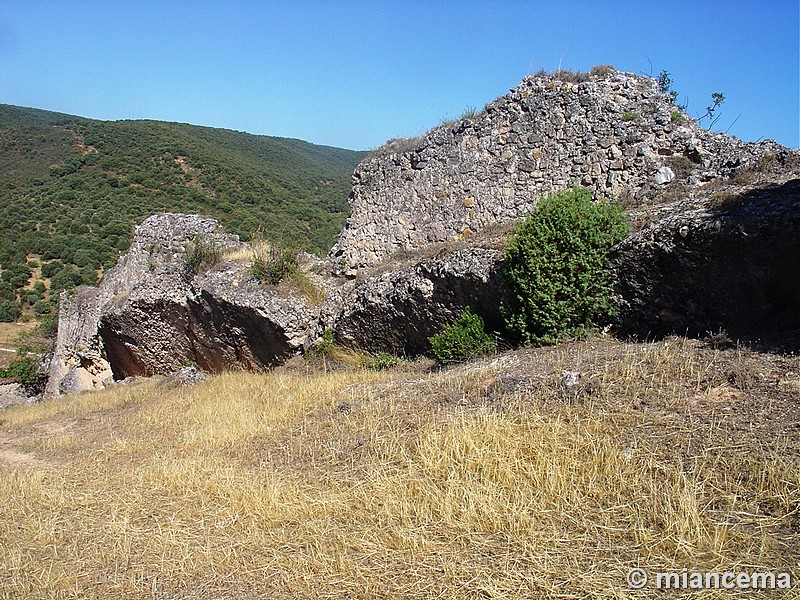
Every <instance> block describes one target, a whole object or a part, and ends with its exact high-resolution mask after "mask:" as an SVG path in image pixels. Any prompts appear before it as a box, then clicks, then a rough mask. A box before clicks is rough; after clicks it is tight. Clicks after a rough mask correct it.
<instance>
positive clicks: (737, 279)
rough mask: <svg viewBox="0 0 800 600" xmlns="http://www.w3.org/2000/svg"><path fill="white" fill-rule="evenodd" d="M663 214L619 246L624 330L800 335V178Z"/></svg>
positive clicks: (615, 262) (616, 260)
mask: <svg viewBox="0 0 800 600" xmlns="http://www.w3.org/2000/svg"><path fill="white" fill-rule="evenodd" d="M659 212H660V214H659V215H657V220H654V222H652V223H650V224H649V225H647V226H646V227H644V229H642V230H641V231H639V232H638V233H636V234H634V235H632V236H630V237H628V238H627V239H626V240H624V241H623V242H622V243H621V244H619V245H618V246H617V247H616V248H615V249H614V253H613V258H612V266H613V268H614V269H615V271H616V273H617V277H618V284H617V288H616V292H617V294H618V296H619V297H620V300H621V311H620V313H619V315H618V317H617V323H618V326H619V328H620V330H621V331H622V332H624V333H629V334H636V335H639V336H641V337H645V336H660V335H664V334H669V333H678V334H688V335H692V336H694V335H702V334H705V333H707V332H710V333H716V332H718V331H719V330H725V331H726V332H727V333H728V334H730V335H731V337H744V336H759V337H761V336H764V337H766V338H770V337H773V336H778V337H780V336H785V335H786V334H791V333H792V332H794V334H795V335H796V334H800V180H797V179H795V180H793V181H789V182H787V183H785V184H783V185H776V186H771V187H763V188H756V189H751V190H749V191H747V192H744V193H742V194H740V195H735V194H732V193H730V192H729V191H722V192H716V193H714V192H711V193H706V194H705V195H704V196H703V197H700V198H697V199H693V200H685V201H682V202H679V203H676V204H674V205H671V206H667V207H664V208H663V209H662V210H661V211H659Z"/></svg>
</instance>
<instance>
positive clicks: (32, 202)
mask: <svg viewBox="0 0 800 600" xmlns="http://www.w3.org/2000/svg"><path fill="white" fill-rule="evenodd" d="M363 155H364V153H361V152H354V151H350V150H344V149H340V148H331V147H326V146H316V145H313V144H309V143H307V142H303V141H300V140H293V139H285V138H274V137H267V136H255V135H249V134H245V133H239V132H234V131H227V130H222V129H212V128H208V127H197V126H192V125H185V124H179V123H164V122H158V121H114V122H107V121H96V120H90V119H84V118H81V117H74V116H70V115H62V114H59V113H51V112H47V111H40V110H35V109H26V108H21V107H15V106H8V105H0V234H2V235H0V268H2V269H4V270H9V269H13V268H14V267H17V268H18V269H22V270H23V271H24V269H25V268H26V257H27V256H28V255H30V254H34V255H37V256H40V257H43V259H44V260H45V261H54V260H55V261H59V262H58V263H57V266H58V268H59V269H58V270H64V274H63V275H62V276H61V277H59V278H58V279H57V282H58V283H59V286H63V285H70V284H71V285H74V284H78V283H82V282H83V283H92V282H93V280H94V278H95V277H96V273H97V272H98V270H99V269H101V268H103V267H105V268H107V267H109V266H111V265H113V264H114V263H115V261H116V259H117V256H118V254H119V253H120V252H121V251H124V250H125V249H126V248H127V246H128V243H129V235H130V231H131V228H132V227H133V225H134V224H136V223H137V222H140V221H141V220H142V219H144V218H145V217H147V216H149V215H151V214H153V213H155V212H159V211H180V212H194V213H201V214H205V215H208V216H213V217H217V218H219V219H220V220H221V221H222V222H223V224H224V225H225V226H226V228H227V229H228V230H229V231H232V232H234V233H238V234H240V235H242V236H243V237H245V238H247V237H249V236H250V235H251V234H253V233H254V232H257V231H261V232H263V234H264V235H265V236H267V237H281V238H284V239H285V240H289V241H291V242H293V243H295V244H296V245H298V246H299V247H301V248H303V249H308V250H312V251H316V252H318V253H324V252H326V251H327V249H328V248H329V247H330V245H331V244H332V242H333V239H334V237H335V235H336V234H337V233H338V231H339V230H340V229H341V227H342V226H343V224H344V221H345V219H346V217H347V213H348V210H349V207H348V205H347V195H348V192H349V186H350V175H351V173H352V170H353V168H354V167H355V165H356V164H357V163H358V161H359V160H360V159H361V158H362V157H363ZM62 263H63V269H62ZM29 287H30V286H29ZM13 289H16V290H17V291H16V294H14V293H13V291H9V290H8V289H3V290H0V297H1V298H5V299H11V300H15V301H17V302H26V301H27V294H28V293H27V292H23V291H22V290H21V288H17V287H16V285H14V286H12V290H13ZM42 296H43V295H42V294H40V295H39V299H40V298H41V297H42ZM35 301H36V298H32V299H31V301H29V302H28V304H29V305H32V304H33V303H34V302H35Z"/></svg>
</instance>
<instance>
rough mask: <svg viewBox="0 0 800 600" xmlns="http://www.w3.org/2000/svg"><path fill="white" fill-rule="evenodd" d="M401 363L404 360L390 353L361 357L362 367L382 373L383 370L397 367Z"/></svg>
mask: <svg viewBox="0 0 800 600" xmlns="http://www.w3.org/2000/svg"><path fill="white" fill-rule="evenodd" d="M401 362H403V359H402V358H400V357H399V356H397V355H395V354H389V353H388V352H378V353H377V354H375V355H372V354H365V355H363V356H362V357H361V366H362V367H363V368H364V369H369V370H370V371H382V370H383V369H389V368H391V367H396V366H397V365H399V364H400V363H401Z"/></svg>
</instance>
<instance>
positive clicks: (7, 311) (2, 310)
mask: <svg viewBox="0 0 800 600" xmlns="http://www.w3.org/2000/svg"><path fill="white" fill-rule="evenodd" d="M21 314H22V310H21V309H20V307H19V304H17V303H16V302H12V301H11V300H0V323H13V322H14V321H16V320H17V319H18V318H19V316H20V315H21Z"/></svg>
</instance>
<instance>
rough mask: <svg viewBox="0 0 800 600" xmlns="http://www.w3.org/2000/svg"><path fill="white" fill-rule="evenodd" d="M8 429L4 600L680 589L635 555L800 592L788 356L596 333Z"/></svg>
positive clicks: (69, 414) (40, 415) (12, 424)
mask: <svg viewBox="0 0 800 600" xmlns="http://www.w3.org/2000/svg"><path fill="white" fill-rule="evenodd" d="M565 371H579V372H580V373H581V375H582V383H581V384H580V385H578V386H575V387H573V388H570V389H565V388H564V387H563V386H562V385H561V380H562V375H563V373H564V372H565ZM0 432H2V434H0V435H1V437H0V502H2V507H3V509H2V510H3V515H2V519H0V596H2V597H3V598H15V599H17V598H54V599H55V598H159V599H167V598H169V599H178V598H181V599H183V598H186V599H188V598H198V599H201V598H202V599H213V598H219V599H223V598H225V599H228V598H231V599H233V598H238V599H250V598H287V599H288V598H337V599H345V598H349V599H354V598H459V599H461V598H575V599H577V598H662V597H669V596H668V595H666V594H667V593H665V592H660V591H658V590H656V589H654V587H653V586H652V585H649V586H646V587H645V588H644V589H643V590H641V591H634V590H631V589H630V588H629V587H628V585H627V583H626V578H625V577H626V573H627V572H628V571H629V570H630V569H631V568H633V567H641V568H644V569H646V570H648V571H650V572H651V573H655V572H658V571H678V572H680V571H681V570H682V569H683V568H684V567H686V568H689V569H691V570H692V571H714V572H726V571H732V572H754V571H774V572H781V571H786V572H790V573H792V574H793V576H794V581H793V583H794V589H793V590H784V591H774V592H769V593H767V594H764V597H769V598H797V597H800V587H798V586H800V581H799V580H798V579H797V578H798V577H800V569H799V568H798V565H799V564H800V360H798V358H797V357H795V356H782V355H774V354H757V353H754V352H751V351H747V350H737V349H736V348H728V349H714V348H713V347H710V346H707V345H704V344H702V343H700V342H692V341H687V340H683V339H669V340H666V341H660V342H653V343H647V344H626V343H621V342H617V341H614V340H611V339H605V338H598V339H593V340H590V341H588V342H581V343H571V344H564V345H561V346H556V347H552V348H544V349H536V350H520V351H515V352H510V353H506V354H502V355H499V356H496V357H491V358H487V359H484V360H481V361H477V362H473V363H470V364H466V365H460V366H457V367H454V368H451V369H448V370H444V371H438V372H426V371H424V370H421V369H416V370H415V369H414V368H413V367H408V366H406V367H405V368H401V369H397V370H395V371H388V372H386V371H385V372H371V371H364V370H358V369H351V370H342V371H328V372H320V371H319V370H312V369H310V368H306V367H304V366H302V365H300V366H295V367H294V368H293V369H289V368H283V369H279V370H277V371H274V372H272V373H269V374H263V375H257V374H246V373H228V374H223V375H220V376H216V377H213V378H211V379H209V380H207V381H205V382H202V383H199V384H197V385H195V386H194V387H181V386H179V385H178V384H176V383H174V382H170V381H169V380H163V379H161V380H155V379H154V380H149V381H145V382H143V383H139V384H134V385H128V386H118V387H115V388H113V389H108V390H105V391H102V392H98V393H87V394H81V395H75V396H71V397H67V398H64V399H61V400H58V401H47V402H42V403H40V404H37V405H33V406H29V407H18V408H11V409H8V410H6V411H4V412H2V413H0ZM671 595H674V596H675V597H680V598H694V597H696V598H704V599H705V598H730V597H742V598H746V597H747V598H749V597H753V596H754V594H753V592H749V593H748V592H732V591H727V590H716V591H706V592H698V591H686V592H674V591H673V593H671ZM756 596H758V597H760V596H759V595H756Z"/></svg>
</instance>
